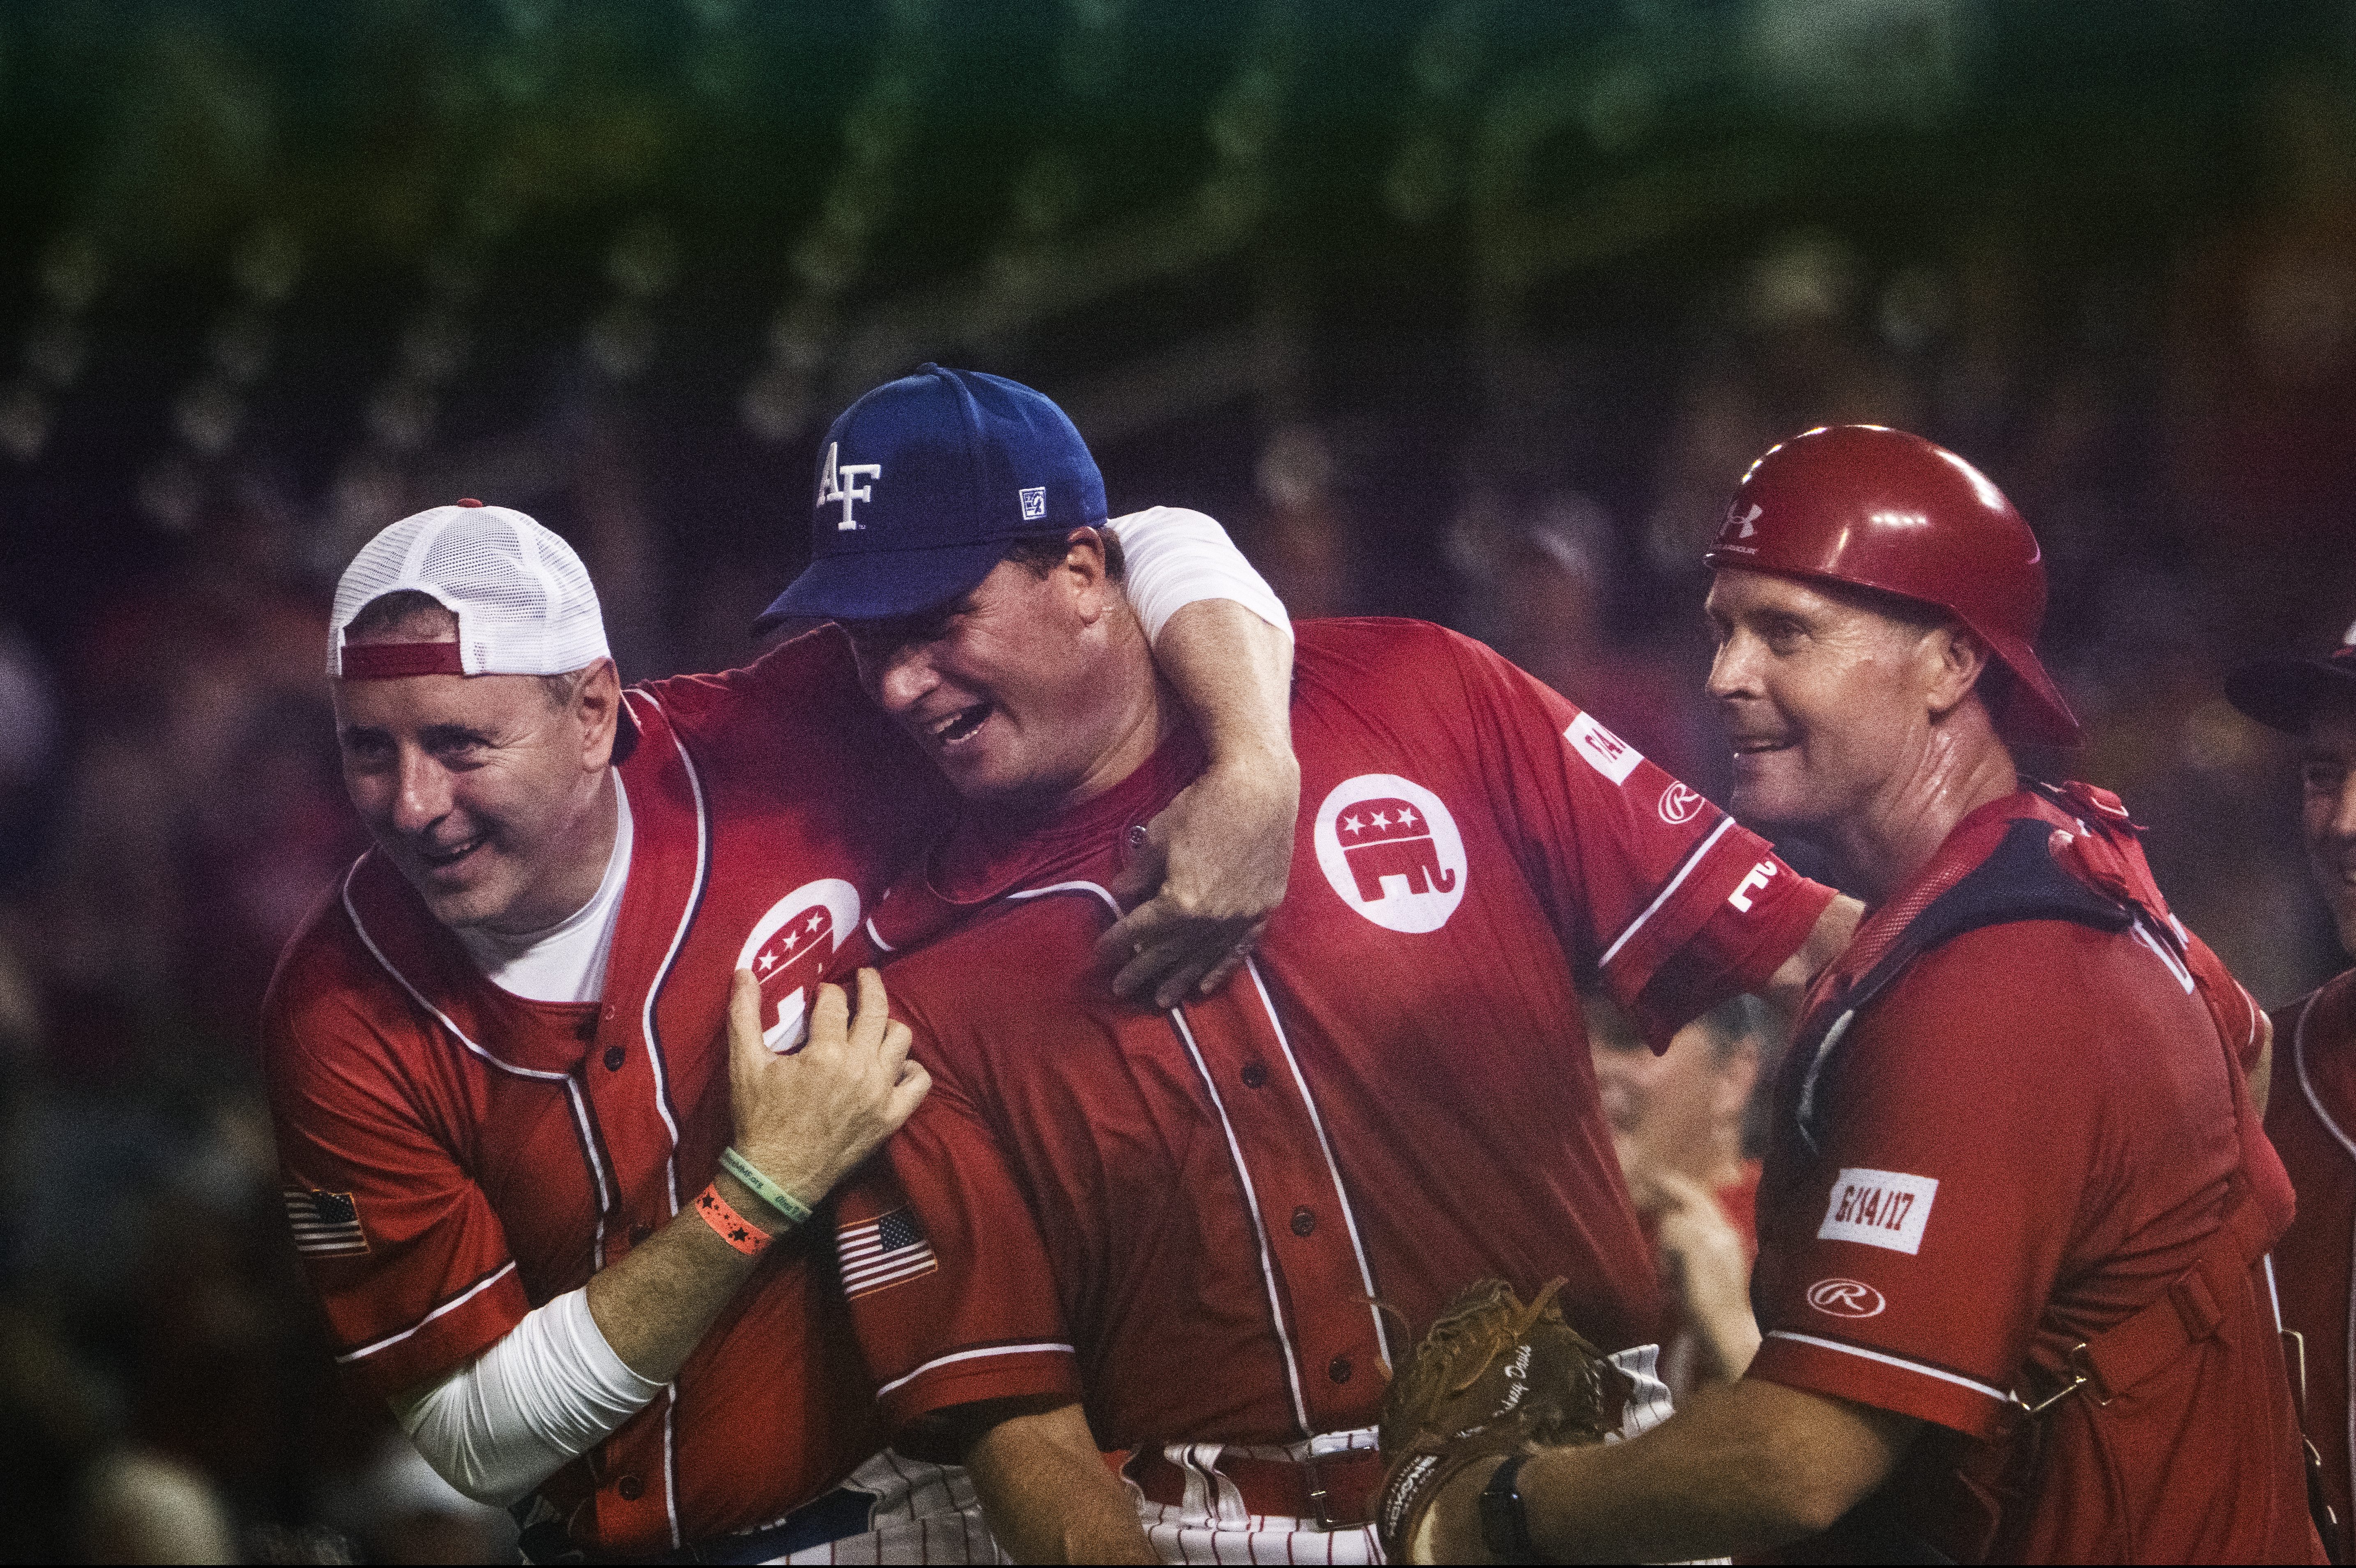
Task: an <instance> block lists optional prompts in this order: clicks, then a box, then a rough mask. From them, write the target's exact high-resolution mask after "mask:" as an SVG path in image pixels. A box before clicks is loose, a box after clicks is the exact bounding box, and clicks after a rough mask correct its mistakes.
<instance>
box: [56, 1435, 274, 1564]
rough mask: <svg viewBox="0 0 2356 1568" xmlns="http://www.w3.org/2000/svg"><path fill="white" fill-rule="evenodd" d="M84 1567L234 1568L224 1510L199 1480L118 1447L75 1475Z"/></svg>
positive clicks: (237, 1558) (173, 1463) (171, 1464)
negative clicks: (168, 1567) (195, 1567)
mask: <svg viewBox="0 0 2356 1568" xmlns="http://www.w3.org/2000/svg"><path fill="white" fill-rule="evenodd" d="M79 1534H80V1542H79V1544H80V1549H81V1561H83V1562H85V1563H241V1562H243V1561H244V1560H245V1559H244V1557H243V1556H242V1555H241V1553H240V1552H238V1549H237V1538H236V1534H235V1532H234V1530H232V1529H231V1528H230V1520H229V1514H228V1510H227V1509H224V1508H222V1506H221V1502H220V1497H219V1496H218V1495H217V1494H216V1493H215V1492H214V1490H213V1488H212V1485H211V1483H210V1482H209V1481H208V1480H206V1479H205V1477H204V1476H203V1474H202V1473H201V1472H199V1471H198V1470H195V1469H193V1468H191V1467H189V1466H187V1465H183V1464H181V1463H179V1462H178V1461H177V1460H174V1459H168V1458H166V1457H165V1456H163V1455H159V1454H152V1453H147V1452H145V1451H142V1450H139V1449H135V1448H127V1449H120V1450H117V1451H116V1452H114V1453H112V1454H109V1455H106V1456H104V1457H103V1458H102V1459H100V1460H99V1461H98V1462H97V1463H96V1464H94V1465H92V1466H91V1467H90V1470H89V1473H88V1474H86V1475H85V1476H84V1477H82V1484H81V1498H80V1531H79Z"/></svg>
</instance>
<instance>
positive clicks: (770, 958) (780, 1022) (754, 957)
mask: <svg viewBox="0 0 2356 1568" xmlns="http://www.w3.org/2000/svg"><path fill="white" fill-rule="evenodd" d="M857 929H859V889H858V888H856V887H853V886H851V884H850V883H848V882H845V881H843V880H842V879H841V878H840V877H834V876H826V877H821V878H819V880H818V881H816V882H805V883H803V884H802V885H801V886H799V887H797V888H795V889H794V890H793V891H792V892H790V893H788V894H787V895H786V896H785V897H782V898H780V899H778V900H777V901H776V903H774V904H772V905H770V906H769V912H768V913H767V914H766V915H764V916H762V917H761V918H760V919H758V920H757V921H755V922H754V925H753V934H752V935H751V936H749V937H746V938H745V939H744V951H743V952H740V953H738V954H737V955H736V967H737V968H738V969H749V970H751V971H752V972H753V977H754V978H755V979H756V980H758V981H759V982H760V983H761V1042H762V1044H764V1045H766V1046H767V1047H769V1048H770V1049H771V1050H773V1051H776V1052H777V1053H779V1054H780V1055H790V1054H791V1053H793V1052H795V1051H798V1050H799V1049H801V1047H802V1041H803V1040H804V1039H805V1038H807V1037H808V1036H809V1004H810V998H811V997H812V996H814V995H816V994H817V991H816V987H817V985H818V983H819V981H821V980H823V979H825V978H826V970H827V965H828V964H829V963H830V961H832V959H833V957H834V954H835V950H836V949H838V948H840V947H841V946H842V944H843V943H844V942H845V941H847V940H850V938H851V933H852V932H854V931H856V930H857Z"/></svg>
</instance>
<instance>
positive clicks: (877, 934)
mask: <svg viewBox="0 0 2356 1568" xmlns="http://www.w3.org/2000/svg"><path fill="white" fill-rule="evenodd" d="M866 924H867V940H869V941H871V942H873V943H874V944H875V950H876V951H878V952H898V951H899V949H898V948H895V947H894V946H893V945H892V944H891V943H890V942H887V941H885V940H883V932H881V931H879V930H877V929H875V917H874V916H873V915H870V916H868V917H867V922H866Z"/></svg>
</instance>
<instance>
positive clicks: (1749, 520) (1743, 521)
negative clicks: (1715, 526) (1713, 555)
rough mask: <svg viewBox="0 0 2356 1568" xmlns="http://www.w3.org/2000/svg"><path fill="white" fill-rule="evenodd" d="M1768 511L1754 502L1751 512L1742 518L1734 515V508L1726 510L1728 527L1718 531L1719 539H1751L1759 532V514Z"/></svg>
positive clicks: (1747, 512)
mask: <svg viewBox="0 0 2356 1568" xmlns="http://www.w3.org/2000/svg"><path fill="white" fill-rule="evenodd" d="M1764 510H1767V509H1766V508H1764V507H1762V506H1761V505H1759V504H1758V503H1757V502H1755V501H1754V502H1752V503H1751V510H1749V511H1746V512H1744V513H1743V514H1742V515H1741V516H1740V517H1737V516H1735V515H1734V509H1733V508H1732V507H1728V508H1727V509H1726V526H1725V527H1723V528H1721V529H1719V531H1718V532H1719V537H1720V538H1721V539H1748V538H1750V537H1751V535H1752V534H1754V533H1756V532H1759V514H1760V513H1761V512H1762V511H1764Z"/></svg>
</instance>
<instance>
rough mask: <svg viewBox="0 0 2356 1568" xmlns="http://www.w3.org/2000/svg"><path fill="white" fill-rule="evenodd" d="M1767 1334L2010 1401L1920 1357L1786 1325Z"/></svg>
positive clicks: (1994, 1398)
mask: <svg viewBox="0 0 2356 1568" xmlns="http://www.w3.org/2000/svg"><path fill="white" fill-rule="evenodd" d="M1767 1337H1768V1338H1770V1339H1790V1340H1793V1341H1794V1342H1795V1343H1798V1344H1801V1345H1814V1346H1815V1347H1816V1348H1819V1349H1823V1350H1839V1351H1842V1352H1844V1353H1845V1354H1847V1355H1851V1356H1862V1357H1863V1358H1864V1359H1867V1360H1869V1361H1879V1362H1880V1363H1881V1364H1882V1365H1883V1366H1885V1367H1896V1368H1897V1369H1899V1370H1901V1371H1902V1372H1920V1373H1921V1374H1922V1376H1924V1377H1926V1378H1936V1379H1938V1380H1940V1381H1941V1382H1943V1383H1953V1384H1954V1385H1955V1386H1956V1387H1957V1388H1959V1389H1969V1390H1971V1391H1972V1392H1974V1393H1976V1394H1986V1395H1987V1397H1988V1398H1990V1399H1992V1400H1994V1401H1996V1402H1997V1403H1998V1404H2010V1403H2011V1402H2012V1396H2011V1395H2010V1394H2007V1393H2001V1392H1998V1391H1997V1390H1995V1389H1992V1388H1990V1387H1988V1386H1987V1384H1986V1383H1976V1382H1974V1381H1972V1380H1971V1379H1969V1378H1965V1377H1958V1376H1957V1375H1956V1374H1954V1372H1943V1371H1941V1370H1940V1369H1938V1368H1936V1367H1926V1366H1924V1365H1922V1363H1921V1362H1920V1361H1908V1360H1902V1359H1900V1358H1898V1357H1896V1356H1885V1355H1883V1354H1882V1353H1881V1352H1880V1351H1879V1350H1868V1349H1865V1348H1862V1347H1859V1346H1856V1345H1844V1344H1842V1343H1841V1342H1840V1341H1839V1340H1837V1339H1819V1338H1817V1337H1815V1335H1813V1334H1794V1333H1793V1332H1792V1331H1791V1330H1790V1329H1788V1328H1771V1329H1769V1330H1768V1331H1767Z"/></svg>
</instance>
